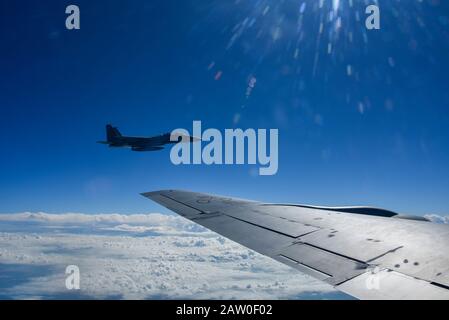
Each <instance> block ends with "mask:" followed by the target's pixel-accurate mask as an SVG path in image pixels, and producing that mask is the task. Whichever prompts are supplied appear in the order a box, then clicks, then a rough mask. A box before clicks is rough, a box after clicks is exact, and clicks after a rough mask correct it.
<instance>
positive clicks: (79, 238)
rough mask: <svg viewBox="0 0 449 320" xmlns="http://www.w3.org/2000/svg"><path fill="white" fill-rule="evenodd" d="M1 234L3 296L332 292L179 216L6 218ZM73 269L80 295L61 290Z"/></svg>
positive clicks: (0, 219) (197, 296)
mask: <svg viewBox="0 0 449 320" xmlns="http://www.w3.org/2000/svg"><path fill="white" fill-rule="evenodd" d="M0 230H6V232H1V233H0V272H1V273H2V276H3V275H6V277H8V275H9V281H7V283H8V285H5V284H2V283H0V298H2V295H3V296H7V297H13V298H46V297H47V298H55V297H56V298H57V297H59V298H60V297H62V298H64V297H68V298H70V297H77V296H78V297H92V298H108V297H117V298H125V299H128V298H136V299H143V298H188V299H201V298H204V299H220V298H223V299H228V298H240V299H259V298H267V299H278V298H282V299H285V298H297V297H301V296H302V297H303V296H304V295H305V294H307V296H308V297H310V294H311V293H313V294H314V296H313V297H318V298H319V297H323V294H326V293H328V294H335V291H334V290H333V289H332V287H330V286H328V285H326V284H324V283H322V282H319V281H317V280H314V279H312V278H310V277H308V276H306V275H303V274H301V273H299V272H297V271H295V270H293V269H291V268H289V267H287V266H285V265H282V264H280V263H278V262H276V261H273V260H271V259H269V258H267V257H264V256H262V255H259V254H257V253H255V252H254V251H251V250H249V249H247V248H244V247H242V246H240V245H238V244H236V243H234V242H232V241H230V240H227V239H225V238H223V237H221V236H219V235H217V234H216V233H213V232H211V231H208V230H206V229H204V228H202V227H198V226H197V225H195V224H193V223H192V222H190V221H188V220H186V219H184V218H182V217H178V216H168V215H162V214H141V215H117V214H102V215H86V214H73V213H69V214H60V215H53V214H46V213H37V214H36V213H22V214H5V215H0ZM105 232H106V233H105ZM148 232H150V234H148ZM70 264H75V265H78V266H79V267H80V270H81V290H80V291H79V292H76V293H74V292H73V291H68V290H66V288H65V286H64V283H65V276H66V275H65V273H64V271H65V267H66V266H67V265H70ZM3 279H6V278H3Z"/></svg>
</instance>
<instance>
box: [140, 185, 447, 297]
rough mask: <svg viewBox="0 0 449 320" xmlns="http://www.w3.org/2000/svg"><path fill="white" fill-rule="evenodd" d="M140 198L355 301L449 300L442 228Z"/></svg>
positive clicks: (240, 203)
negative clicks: (354, 298)
mask: <svg viewBox="0 0 449 320" xmlns="http://www.w3.org/2000/svg"><path fill="white" fill-rule="evenodd" d="M143 195H144V196H145V197H148V198H150V199H151V200H153V201H155V202H157V203H159V204H161V205H163V206H164V207H167V208H168V209H170V210H172V211H174V212H176V213H178V214H180V215H181V216H183V217H185V218H187V219H190V220H192V221H193V222H196V223H198V224H200V225H202V226H204V227H206V228H208V229H210V230H213V231H215V232H217V233H219V234H221V235H223V236H224V237H226V238H229V239H231V240H233V241H235V242H238V243H240V244H242V245H244V246H246V247H248V248H251V249H253V250H255V251H257V252H259V253H261V254H263V255H266V256H269V257H271V258H273V259H275V260H277V261H280V262H282V263H284V264H286V265H288V266H290V267H293V268H295V269H298V270H300V271H301V272H304V273H306V274H309V275H311V276H313V277H315V278H317V279H319V280H322V281H324V282H327V283H329V284H331V285H332V286H334V287H335V288H336V289H338V290H340V291H343V292H345V293H347V294H349V295H352V296H354V297H356V298H359V299H449V226H448V225H442V224H435V223H431V222H426V221H415V220H407V219H398V218H395V217H385V216H376V215H370V214H360V212H359V213H357V214H355V213H349V212H344V211H342V209H341V210H338V211H336V210H326V209H318V208H316V207H306V206H300V205H285V204H269V203H262V202H256V201H249V200H243V199H237V198H230V197H223V196H215V195H209V194H202V193H195V192H187V191H176V190H167V191H156V192H149V193H144V194H143ZM359 211H360V210H359Z"/></svg>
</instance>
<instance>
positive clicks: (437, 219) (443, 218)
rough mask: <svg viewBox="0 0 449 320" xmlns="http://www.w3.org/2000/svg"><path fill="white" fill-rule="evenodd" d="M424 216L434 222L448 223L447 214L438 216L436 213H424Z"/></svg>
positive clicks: (448, 217)
mask: <svg viewBox="0 0 449 320" xmlns="http://www.w3.org/2000/svg"><path fill="white" fill-rule="evenodd" d="M424 217H425V218H427V219H429V220H430V221H432V222H436V223H446V224H447V223H449V216H440V215H438V214H426V215H425V216H424Z"/></svg>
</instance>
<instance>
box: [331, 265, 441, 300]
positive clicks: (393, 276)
mask: <svg viewBox="0 0 449 320" xmlns="http://www.w3.org/2000/svg"><path fill="white" fill-rule="evenodd" d="M336 288H337V289H339V290H340V291H343V292H345V293H347V294H349V295H352V296H353V297H356V298H359V299H364V300H379V299H382V300H396V299H401V300H410V299H412V300H428V299H432V300H449V290H447V289H445V288H442V287H439V286H437V285H434V284H432V283H430V282H428V281H424V280H420V279H416V278H413V277H410V276H407V275H404V274H402V273H399V272H395V271H391V270H389V269H383V270H381V271H379V272H377V273H373V272H372V271H368V272H365V273H363V274H361V275H359V276H358V277H355V278H353V279H351V280H349V281H347V282H345V283H343V284H341V285H338V286H337V287H336Z"/></svg>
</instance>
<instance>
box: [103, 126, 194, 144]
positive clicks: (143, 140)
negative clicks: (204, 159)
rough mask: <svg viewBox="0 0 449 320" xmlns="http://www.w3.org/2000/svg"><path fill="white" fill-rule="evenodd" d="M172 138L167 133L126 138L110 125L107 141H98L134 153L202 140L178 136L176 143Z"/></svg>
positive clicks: (176, 136)
mask: <svg viewBox="0 0 449 320" xmlns="http://www.w3.org/2000/svg"><path fill="white" fill-rule="evenodd" d="M170 136H171V134H170V133H165V134H161V135H159V136H154V137H126V136H123V135H122V134H121V133H120V131H118V129H117V128H116V127H113V126H112V125H110V124H108V125H107V126H106V137H107V141H98V143H101V144H107V145H109V147H112V148H131V150H132V151H158V150H162V149H164V145H166V144H175V143H178V142H195V141H199V140H200V139H198V138H194V137H190V136H184V135H182V134H176V135H175V138H176V139H175V141H171V140H170Z"/></svg>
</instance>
